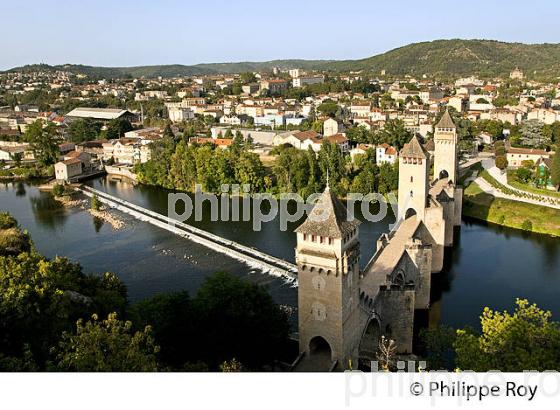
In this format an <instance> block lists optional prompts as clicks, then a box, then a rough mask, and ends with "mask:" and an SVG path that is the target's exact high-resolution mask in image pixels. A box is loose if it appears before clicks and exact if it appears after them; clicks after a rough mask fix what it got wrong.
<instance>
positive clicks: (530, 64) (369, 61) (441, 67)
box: [330, 40, 560, 76]
mask: <svg viewBox="0 0 560 410" xmlns="http://www.w3.org/2000/svg"><path fill="white" fill-rule="evenodd" d="M515 67H519V68H521V69H522V70H524V71H525V73H526V74H528V75H531V74H533V72H535V71H536V72H537V73H536V74H537V75H554V76H558V75H560V44H521V43H503V42H498V41H492V40H436V41H430V42H423V43H415V44H410V45H407V46H404V47H400V48H397V49H394V50H391V51H388V52H387V53H384V54H380V55H377V56H374V57H369V58H365V59H362V60H356V61H338V62H335V63H332V64H331V65H330V68H331V69H334V70H370V71H379V70H386V71H387V72H388V73H391V74H415V75H420V74H435V75H437V74H440V75H467V74H478V75H480V76H495V75H507V74H508V73H509V72H510V71H511V70H512V69H514V68H515Z"/></svg>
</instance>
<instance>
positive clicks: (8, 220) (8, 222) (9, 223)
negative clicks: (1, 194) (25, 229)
mask: <svg viewBox="0 0 560 410" xmlns="http://www.w3.org/2000/svg"><path fill="white" fill-rule="evenodd" d="M16 226H17V221H16V220H15V219H14V217H13V216H12V215H10V214H9V213H8V212H0V229H10V228H15V227H16Z"/></svg>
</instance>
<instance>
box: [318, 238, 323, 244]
mask: <svg viewBox="0 0 560 410" xmlns="http://www.w3.org/2000/svg"><path fill="white" fill-rule="evenodd" d="M323 241H324V238H323V237H322V236H319V243H321V244H322V243H323Z"/></svg>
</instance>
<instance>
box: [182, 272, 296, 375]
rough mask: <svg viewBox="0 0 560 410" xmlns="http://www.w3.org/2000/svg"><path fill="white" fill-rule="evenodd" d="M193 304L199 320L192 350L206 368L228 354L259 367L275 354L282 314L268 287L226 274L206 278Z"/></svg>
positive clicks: (283, 333)
mask: <svg viewBox="0 0 560 410" xmlns="http://www.w3.org/2000/svg"><path fill="white" fill-rule="evenodd" d="M193 307H194V309H195V312H196V317H195V318H193V319H195V320H196V321H197V324H198V326H197V333H196V335H197V339H198V340H193V342H194V343H196V347H195V351H197V356H198V359H199V360H202V361H203V362H205V363H208V364H209V365H210V366H211V368H216V367H218V366H219V365H220V364H221V363H223V362H224V361H226V360H231V358H236V359H238V360H239V361H240V362H241V363H243V364H244V365H245V366H247V367H248V368H253V369H255V368H260V366H262V365H264V364H267V363H271V362H272V361H273V360H274V359H276V358H277V352H279V351H281V349H282V348H283V346H284V343H285V341H286V340H287V337H288V332H289V325H288V321H287V317H286V314H285V313H284V312H283V311H282V310H281V309H280V308H279V307H278V306H277V305H276V304H275V303H274V301H273V300H272V298H271V297H270V295H269V294H268V292H267V291H266V290H265V289H264V288H263V287H260V286H257V285H254V284H251V283H248V282H245V281H243V280H241V279H239V278H237V277H235V276H233V275H231V274H227V273H215V274H214V275H212V276H211V277H209V278H208V279H207V280H206V281H205V282H204V283H203V284H202V286H201V287H200V289H199V291H198V293H197V295H196V298H194V299H193ZM225 341H227V342H225Z"/></svg>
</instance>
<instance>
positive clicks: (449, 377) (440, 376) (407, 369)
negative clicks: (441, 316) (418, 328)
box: [345, 361, 560, 406]
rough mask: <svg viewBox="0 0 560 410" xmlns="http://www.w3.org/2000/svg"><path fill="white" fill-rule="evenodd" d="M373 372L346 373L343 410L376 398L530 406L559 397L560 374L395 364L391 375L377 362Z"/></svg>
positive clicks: (415, 363) (432, 402)
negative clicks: (501, 401) (431, 368)
mask: <svg viewBox="0 0 560 410" xmlns="http://www.w3.org/2000/svg"><path fill="white" fill-rule="evenodd" d="M371 365H372V366H371V368H372V371H371V372H369V373H366V372H360V371H348V372H346V388H345V390H346V398H345V402H346V406H352V405H353V404H358V403H359V402H363V400H371V399H375V398H379V397H392V398H399V397H400V398H404V399H410V398H415V397H417V398H418V400H428V401H429V402H431V404H432V405H435V404H436V403H437V402H438V401H445V402H447V403H449V404H451V403H455V404H459V405H461V404H466V403H469V402H486V401H489V400H495V399H498V400H499V399H508V400H516V401H517V400H520V401H525V402H533V401H535V400H536V399H554V400H556V399H557V398H558V396H559V395H560V373H558V372H556V371H547V372H537V371H524V372H522V373H502V372H500V371H498V370H495V371H491V372H487V373H475V372H471V371H461V372H448V371H422V370H420V371H418V369H422V368H423V366H425V363H422V362H420V363H418V362H414V361H406V362H405V361H402V362H398V365H397V370H396V371H394V372H385V371H378V369H377V367H378V366H377V365H376V362H372V363H371Z"/></svg>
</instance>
